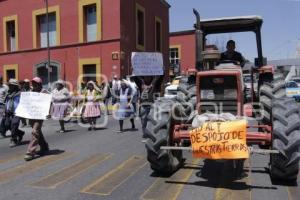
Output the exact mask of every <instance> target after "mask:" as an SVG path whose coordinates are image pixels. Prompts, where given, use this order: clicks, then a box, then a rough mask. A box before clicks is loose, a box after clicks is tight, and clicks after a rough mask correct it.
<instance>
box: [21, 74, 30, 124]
mask: <svg viewBox="0 0 300 200" xmlns="http://www.w3.org/2000/svg"><path fill="white" fill-rule="evenodd" d="M21 83H22V85H21ZM20 89H21V92H30V91H31V87H30V80H29V79H24V81H20ZM21 122H22V127H25V126H27V124H28V123H27V119H25V118H21Z"/></svg>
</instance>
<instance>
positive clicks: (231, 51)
mask: <svg viewBox="0 0 300 200" xmlns="http://www.w3.org/2000/svg"><path fill="white" fill-rule="evenodd" d="M226 48H227V51H225V52H223V53H222V54H221V59H220V60H221V62H222V60H223V61H224V60H231V61H236V62H238V64H240V65H241V67H243V66H244V65H245V59H244V57H243V56H242V54H241V53H240V52H237V51H235V41H233V40H229V41H228V42H227V45H226Z"/></svg>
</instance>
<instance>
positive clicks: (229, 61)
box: [220, 60, 241, 65]
mask: <svg viewBox="0 0 300 200" xmlns="http://www.w3.org/2000/svg"><path fill="white" fill-rule="evenodd" d="M227 63H233V64H235V65H241V64H240V62H238V61H236V60H220V64H227Z"/></svg>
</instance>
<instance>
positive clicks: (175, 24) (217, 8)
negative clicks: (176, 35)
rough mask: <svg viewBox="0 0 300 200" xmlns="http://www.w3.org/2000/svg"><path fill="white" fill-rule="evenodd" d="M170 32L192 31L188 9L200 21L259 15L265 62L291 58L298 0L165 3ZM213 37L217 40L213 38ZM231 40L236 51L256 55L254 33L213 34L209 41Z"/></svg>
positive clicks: (299, 35)
mask: <svg viewBox="0 0 300 200" xmlns="http://www.w3.org/2000/svg"><path fill="white" fill-rule="evenodd" d="M168 2H169V4H170V5H171V6H172V7H171V9H170V31H172V32H173V31H182V30H187V29H192V28H193V27H192V26H193V24H194V22H195V17H194V15H193V12H192V9H193V8H196V9H197V10H198V11H199V12H200V15H201V18H203V19H207V18H216V17H230V16H241V15H260V16H262V17H263V19H264V23H263V28H262V41H263V52H264V56H265V57H267V58H268V60H273V59H285V58H295V56H296V49H297V45H298V44H300V0H168ZM216 37H217V38H218V39H216ZM228 39H234V40H235V41H236V43H237V50H238V51H240V52H241V53H242V54H243V55H244V56H245V57H246V58H247V59H249V60H250V61H253V59H254V57H256V56H257V51H256V43H255V36H254V33H239V34H236V33H235V34H226V35H214V36H213V37H210V38H209V41H212V42H214V41H217V42H218V43H219V44H222V43H223V42H224V41H225V42H226V41H227V40H228Z"/></svg>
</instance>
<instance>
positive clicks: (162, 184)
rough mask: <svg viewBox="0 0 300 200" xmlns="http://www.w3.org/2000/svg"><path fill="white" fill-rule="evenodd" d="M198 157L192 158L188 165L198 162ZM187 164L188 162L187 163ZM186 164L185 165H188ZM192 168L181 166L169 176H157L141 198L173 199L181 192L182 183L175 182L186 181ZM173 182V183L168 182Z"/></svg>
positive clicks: (145, 199) (146, 199) (148, 199)
mask: <svg viewBox="0 0 300 200" xmlns="http://www.w3.org/2000/svg"><path fill="white" fill-rule="evenodd" d="M199 161H200V160H199V159H193V161H192V163H191V164H190V165H195V164H198V163H199ZM188 165H189V164H188ZM188 165H187V166H188ZM193 171H194V169H191V168H188V167H187V168H182V169H180V170H179V171H178V172H176V173H175V174H174V175H173V176H172V177H170V178H158V179H157V180H156V181H155V182H154V183H153V184H152V185H151V186H150V187H149V188H148V189H147V190H146V191H145V192H144V194H142V196H141V199H142V200H150V199H161V200H165V199H169V200H175V199H177V197H178V196H179V194H180V193H181V191H182V189H183V187H184V184H176V182H186V181H188V179H189V178H190V177H191V175H192V174H193ZM168 182H174V183H168Z"/></svg>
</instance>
